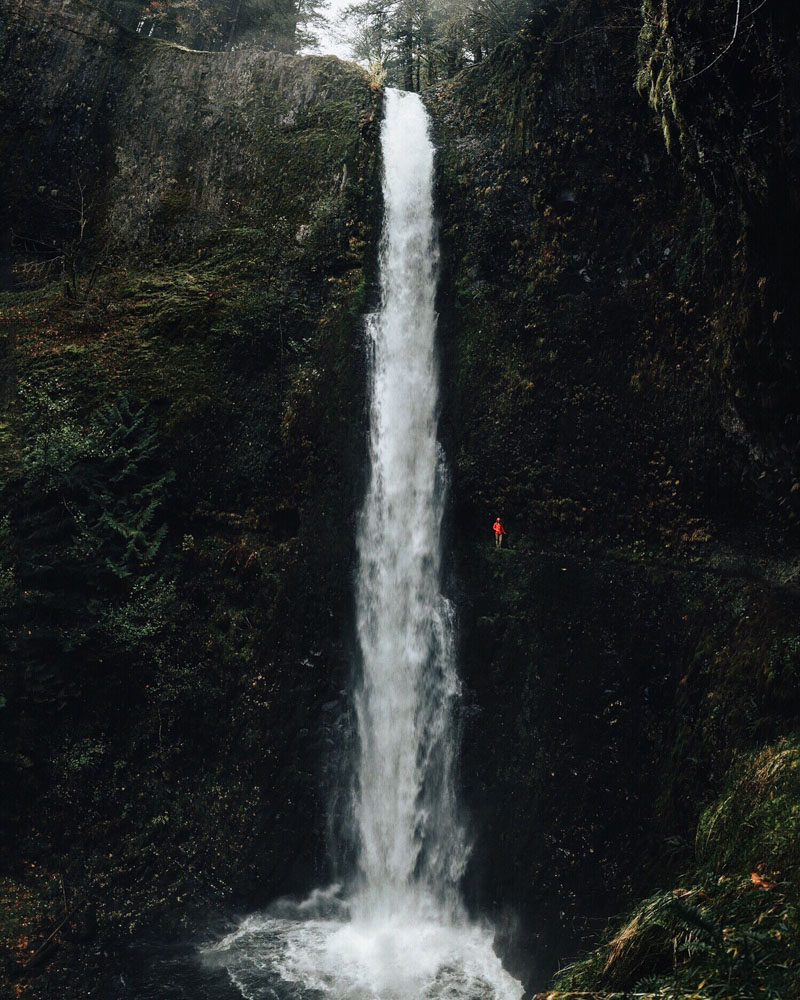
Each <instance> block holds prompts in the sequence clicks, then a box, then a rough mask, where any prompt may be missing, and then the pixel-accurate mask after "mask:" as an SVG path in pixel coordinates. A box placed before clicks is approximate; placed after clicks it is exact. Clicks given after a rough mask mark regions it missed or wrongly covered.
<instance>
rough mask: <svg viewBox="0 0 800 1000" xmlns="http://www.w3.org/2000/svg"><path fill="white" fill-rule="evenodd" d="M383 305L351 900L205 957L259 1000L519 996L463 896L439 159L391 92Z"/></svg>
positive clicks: (315, 909)
mask: <svg viewBox="0 0 800 1000" xmlns="http://www.w3.org/2000/svg"><path fill="white" fill-rule="evenodd" d="M382 143H383V158H384V201H385V220H384V232H383V239H382V245H381V308H380V311H379V312H378V313H377V314H376V316H375V317H373V321H372V323H371V324H370V335H371V339H372V344H371V347H372V370H371V385H370V414H371V419H370V484H369V489H368V492H367V497H366V500H365V504H364V510H363V513H362V518H361V525H360V530H359V536H358V555H359V568H358V579H357V593H356V597H357V601H356V604H357V628H358V638H359V644H360V647H361V660H362V663H361V666H362V679H361V683H360V686H359V689H358V691H357V694H356V709H357V717H358V737H359V744H360V756H359V762H358V773H357V804H356V808H355V810H354V826H355V829H354V834H355V836H356V838H357V840H358V844H359V877H358V880H357V885H356V888H355V891H354V892H353V894H352V896H351V897H350V898H349V899H347V900H341V899H340V898H339V897H338V895H337V893H336V892H332V893H331V894H330V895H329V896H326V894H325V893H320V892H318V893H316V894H314V895H313V896H312V897H311V899H310V900H308V901H307V902H306V903H304V904H301V905H300V906H293V907H289V908H287V904H283V905H282V906H281V907H280V908H278V907H274V908H273V909H272V911H271V912H270V913H269V914H268V915H267V916H262V917H250V918H248V919H247V920H245V921H244V922H243V923H242V925H241V926H240V927H239V929H238V930H237V931H236V932H235V933H233V934H231V935H229V936H228V937H227V938H225V939H224V940H223V941H221V942H220V943H219V944H218V945H217V946H215V948H213V949H211V951H210V952H208V953H207V955H208V957H209V959H210V960H214V961H216V962H219V963H221V964H223V965H224V966H225V967H226V968H227V970H228V972H229V974H230V977H231V980H232V981H233V982H234V983H236V985H237V986H238V987H239V989H240V992H241V993H242V995H243V996H244V997H246V998H247V1000H267V998H270V1000H275V998H289V997H291V998H293V1000H294V998H302V1000H305V998H308V1000H311V997H312V996H318V994H319V992H322V993H325V994H328V995H330V996H331V997H334V998H337V1000H338V998H341V1000H422V998H431V1000H433V998H447V1000H477V998H480V1000H519V997H520V996H521V994H522V988H521V986H520V984H519V983H517V982H516V981H515V980H514V979H512V978H511V976H509V975H508V973H506V972H505V970H504V969H503V967H502V964H501V963H500V960H499V959H498V958H497V956H496V955H495V953H494V951H493V949H492V941H493V934H492V932H491V930H490V929H489V928H486V927H483V926H478V925H475V924H471V923H470V922H469V921H468V920H467V919H466V917H465V915H464V913H463V911H462V908H461V906H460V903H459V899H458V882H459V880H460V877H461V875H462V874H463V870H464V865H465V862H466V857H467V848H466V843H465V838H464V834H463V830H462V827H461V824H460V822H459V819H458V812H457V808H456V802H455V792H454V783H453V775H452V771H453V760H454V755H455V736H454V733H453V725H452V715H453V703H454V701H455V698H456V697H457V695H458V678H457V676H456V672H455V665H454V662H453V636H452V613H451V609H450V607H449V605H448V603H447V601H446V600H445V598H444V597H443V595H442V593H441V551H440V530H441V520H442V509H443V503H444V499H443V493H444V489H443V478H444V466H443V463H442V458H441V455H440V449H439V446H438V443H437V413H438V374H437V365H436V353H435V333H436V313H435V295H436V266H437V254H438V251H437V246H436V239H435V230H434V222H433V158H434V150H433V146H432V143H431V140H430V137H429V134H428V118H427V115H426V112H425V109H424V107H423V104H422V102H421V100H420V99H419V97H417V96H416V95H414V94H401V93H399V92H397V91H391V90H390V91H389V92H388V93H387V98H386V118H385V121H384V124H383V131H382Z"/></svg>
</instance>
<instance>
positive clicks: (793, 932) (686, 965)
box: [557, 737, 800, 1000]
mask: <svg viewBox="0 0 800 1000" xmlns="http://www.w3.org/2000/svg"><path fill="white" fill-rule="evenodd" d="M798 845H800V738H798V737H792V738H789V739H784V740H781V741H780V742H779V743H777V744H775V745H773V746H768V747H765V748H763V749H762V750H760V751H758V752H756V753H754V754H750V755H748V756H746V757H744V758H743V759H742V760H741V761H740V762H739V764H737V765H736V766H735V767H734V768H733V770H732V772H731V775H730V777H729V781H728V786H727V788H726V790H725V792H724V793H723V795H722V796H721V797H720V798H719V799H718V800H717V801H716V802H714V803H713V804H712V805H710V806H709V807H708V808H707V809H706V810H705V812H704V813H703V815H702V817H701V819H700V823H699V825H698V831H697V859H698V867H697V869H696V870H695V871H694V872H693V873H692V875H691V876H690V877H689V878H687V880H686V883H687V884H686V886H685V887H682V888H680V889H676V890H674V891H673V892H660V893H657V894H656V895H654V896H652V897H651V898H650V899H648V900H646V901H645V902H644V903H642V904H640V905H639V906H638V907H637V908H636V910H635V911H634V913H633V915H632V916H631V917H630V919H629V920H628V921H627V922H626V923H625V924H624V925H623V926H622V928H621V929H620V930H619V931H618V932H617V933H616V934H615V935H614V936H613V937H612V938H611V939H610V940H609V941H607V943H605V944H604V945H603V946H602V947H601V948H600V949H598V950H597V951H596V952H594V953H593V954H592V955H590V956H588V957H587V958H585V959H582V960H581V961H579V962H576V963H575V964H573V965H571V966H569V967H567V968H566V969H564V970H562V972H561V973H559V976H558V979H557V985H558V986H559V988H561V989H587V990H594V989H613V990H618V989H634V990H635V991H636V992H641V993H643V994H646V995H648V996H652V997H654V998H665V1000H666V998H673V997H674V998H688V997H693V998H695V1000H758V998H759V997H764V998H768V1000H789V998H792V997H796V996H798V995H799V987H800V982H798V976H797V971H798V968H799V967H800V936H799V934H798V932H799V931H800V891H798V880H797V873H798V871H799V870H800V847H799V846H798ZM648 970H649V971H648Z"/></svg>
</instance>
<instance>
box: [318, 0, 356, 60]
mask: <svg viewBox="0 0 800 1000" xmlns="http://www.w3.org/2000/svg"><path fill="white" fill-rule="evenodd" d="M352 2H353V0H329V2H328V10H327V11H326V14H327V16H328V20H329V21H330V23H331V30H330V31H329V32H327V33H323V32H320V39H319V49H318V51H319V52H321V53H322V54H323V55H334V56H339V58H340V59H349V58H350V46H349V45H348V44H347V43H345V42H343V41H342V40H341V39H340V38H337V37H336V34H337V28H338V29H341V26H342V19H341V11H342V10H343V9H344V8H345V7H346V6H347V5H348V4H349V3H352Z"/></svg>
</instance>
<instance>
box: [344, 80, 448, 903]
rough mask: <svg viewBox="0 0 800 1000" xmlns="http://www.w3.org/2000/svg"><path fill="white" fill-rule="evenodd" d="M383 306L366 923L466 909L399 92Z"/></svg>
mask: <svg viewBox="0 0 800 1000" xmlns="http://www.w3.org/2000/svg"><path fill="white" fill-rule="evenodd" d="M383 156H384V163H385V167H384V200H385V222H384V234H383V242H382V248H381V290H382V301H381V309H380V311H379V312H378V313H377V315H376V316H375V317H374V320H373V322H372V324H371V335H372V354H373V364H372V385H371V400H370V401H371V406H370V412H371V421H370V464H371V478H370V485H369V490H368V492H367V497H366V501H365V504H364V511H363V515H362V520H361V530H360V532H359V538H358V552H359V572H358V585H357V591H356V597H357V609H358V615H357V624H358V638H359V643H360V646H361V652H362V659H363V680H362V683H361V688H360V691H359V693H358V697H357V700H356V706H357V712H358V735H359V740H360V746H361V755H360V762H359V771H358V785H359V787H358V806H357V810H356V819H357V834H358V837H359V842H360V847H361V855H360V868H361V874H362V877H363V884H362V888H361V892H362V898H361V899H360V900H359V904H360V906H359V908H360V910H361V912H363V913H368V912H375V911H396V910H397V909H398V907H403V906H414V905H417V906H419V905H420V904H421V903H422V902H423V901H424V903H425V904H426V905H427V904H429V903H430V902H432V901H436V902H438V903H439V904H444V903H449V904H450V905H451V906H452V905H453V903H454V892H453V889H454V887H455V885H456V883H457V882H458V879H459V877H460V876H461V874H462V872H463V867H464V861H465V857H466V850H465V845H464V837H463V834H462V830H461V827H460V825H459V823H458V818H457V815H456V808H455V800H454V795H453V782H452V777H451V771H452V759H453V735H452V723H451V715H452V712H451V707H452V703H453V699H454V697H455V696H456V695H457V693H458V678H457V676H456V672H455V666H454V663H453V655H452V652H453V642H452V624H451V618H452V615H451V610H450V608H449V606H448V604H447V601H446V600H445V598H444V597H443V596H442V594H441V589H440V576H441V569H440V564H441V551H440V550H441V546H440V538H439V536H440V525H441V521H442V508H443V496H442V494H443V489H442V482H443V478H444V477H443V469H444V467H443V463H442V458H441V455H440V451H439V447H438V443H437V436H436V425H437V410H438V398H439V393H438V373H437V366H436V354H435V333H436V312H435V296H436V266H437V246H436V239H435V232H434V222H433V145H432V143H431V141H430V138H429V136H428V130H427V116H426V113H425V109H424V107H423V105H422V102H421V101H420V99H419V97H417V96H416V95H415V94H406V95H403V94H400V93H399V92H397V91H389V93H388V95H387V108H386V119H385V124H384V129H383Z"/></svg>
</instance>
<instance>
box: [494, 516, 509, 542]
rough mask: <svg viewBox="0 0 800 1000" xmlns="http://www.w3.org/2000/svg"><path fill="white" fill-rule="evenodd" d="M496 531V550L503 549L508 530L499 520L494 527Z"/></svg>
mask: <svg viewBox="0 0 800 1000" xmlns="http://www.w3.org/2000/svg"><path fill="white" fill-rule="evenodd" d="M492 528H493V529H494V544H495V548H497V549H501V548H502V547H503V535H504V534H505V533H506V529H505V528H504V527H503V522H502V521H501V520H500V518H499V517H498V519H497V520H496V521H495V522H494V524H493V525H492Z"/></svg>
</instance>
